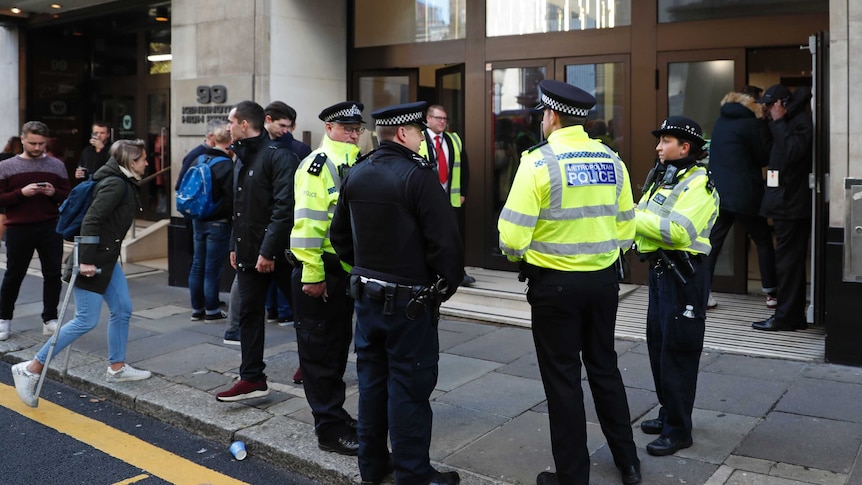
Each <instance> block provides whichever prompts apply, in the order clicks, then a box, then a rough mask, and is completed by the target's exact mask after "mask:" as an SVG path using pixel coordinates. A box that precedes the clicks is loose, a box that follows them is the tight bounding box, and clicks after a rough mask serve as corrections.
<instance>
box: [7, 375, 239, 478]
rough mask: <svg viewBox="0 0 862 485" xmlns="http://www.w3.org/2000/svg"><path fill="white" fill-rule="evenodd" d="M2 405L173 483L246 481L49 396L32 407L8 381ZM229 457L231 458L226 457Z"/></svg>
mask: <svg viewBox="0 0 862 485" xmlns="http://www.w3.org/2000/svg"><path fill="white" fill-rule="evenodd" d="M0 406H3V407H5V408H7V409H10V410H12V411H15V412H16V413H18V414H20V415H22V416H24V417H27V418H29V419H32V420H33V421H36V422H38V423H41V424H43V425H45V426H47V427H49V428H53V429H55V430H57V431H59V432H61V433H64V434H67V435H69V436H71V437H72V438H75V439H76V440H78V441H80V442H82V443H86V444H88V445H90V446H92V447H93V448H96V449H97V450H100V451H102V452H103V453H105V454H108V455H111V456H113V457H114V458H117V459H118V460H122V461H124V462H126V463H128V464H130V465H133V466H136V467H138V468H140V469H141V470H144V471H146V472H149V473H151V474H153V475H155V476H157V477H159V478H161V479H163V480H166V481H168V482H170V483H174V484H178V485H184V484H189V485H199V484H201V483H218V484H219V485H240V484H243V483H244V482H241V481H239V480H236V479H234V478H232V477H229V476H227V475H223V474H221V473H218V472H216V471H213V470H210V469H209V468H206V467H203V466H200V465H198V464H197V463H194V462H191V461H189V460H186V459H185V458H183V457H181V456H179V455H176V454H174V453H171V452H169V451H166V450H163V449H161V448H159V447H157V446H153V445H151V444H150V443H147V442H146V441H143V440H141V439H138V438H136V437H134V436H132V435H130V434H128V433H124V432H122V431H120V430H117V429H114V428H112V427H110V426H108V425H106V424H104V423H101V422H99V421H96V420H94V419H90V418H88V417H86V416H82V415H80V414H77V413H74V412H72V411H69V410H68V409H65V408H63V407H60V406H58V405H56V404H54V403H52V402H49V401H46V400H45V399H40V400H39V407H38V408H31V407H29V406H27V405H26V404H24V403H23V402H21V400H20V399H18V393H17V392H16V391H15V388H14V387H11V386H7V385H5V384H0ZM225 459H228V458H227V457H225ZM121 483H123V482H121ZM129 483H131V482H129Z"/></svg>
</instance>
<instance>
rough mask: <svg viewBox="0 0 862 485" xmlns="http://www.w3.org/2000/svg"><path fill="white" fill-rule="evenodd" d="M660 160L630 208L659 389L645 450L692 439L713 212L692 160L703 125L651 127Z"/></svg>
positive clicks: (704, 177)
mask: <svg viewBox="0 0 862 485" xmlns="http://www.w3.org/2000/svg"><path fill="white" fill-rule="evenodd" d="M652 134H653V135H654V136H656V137H658V139H659V141H658V145H656V151H657V152H658V157H659V162H658V163H656V166H655V168H654V169H653V170H652V171H651V172H650V176H649V177H648V178H647V183H646V184H645V186H644V194H643V197H642V198H641V200H640V202H639V203H638V206H637V209H636V211H635V221H636V222H637V232H636V234H635V245H636V247H637V250H638V252H639V253H640V254H641V258H642V259H648V260H649V261H650V263H651V267H650V270H649V309H648V311H647V347H648V349H649V359H650V367H651V368H652V373H653V380H654V381H655V389H656V394H657V395H658V400H659V404H660V405H661V408H660V410H659V415H658V419H649V420H646V421H644V422H643V423H641V430H643V432H644V433H647V434H658V435H660V436H659V437H658V438H657V439H656V440H654V441H653V442H651V443H649V444H648V445H647V452H648V453H649V454H651V455H656V456H665V455H672V454H674V453H676V452H677V451H678V450H680V449H683V448H688V447H689V446H691V445H692V439H691V411H692V408H693V407H694V397H695V389H696V387H697V369H698V363H699V361H700V352H701V350H702V349H703V334H704V328H705V323H704V321H705V318H706V312H705V310H706V301H707V297H708V294H709V267H708V266H707V264H708V263H707V262H706V261H705V260H704V259H705V257H706V256H707V255H708V254H709V251H710V244H709V233H710V231H711V230H712V224H713V222H714V221H715V218H716V217H717V215H718V193H717V192H716V191H715V190H713V186H712V182H711V181H710V179H709V173H708V172H707V170H706V168H704V167H703V165H701V164H699V163H698V160H700V159H702V158H703V156H704V155H705V152H704V151H703V146H704V145H705V144H706V142H705V140H704V139H703V131H702V130H701V128H700V125H698V124H697V123H696V122H695V121H694V120H691V119H689V118H686V117H683V116H671V117H669V118H668V119H667V120H665V121H664V123H662V125H661V128H660V129H658V130H655V131H653V132H652Z"/></svg>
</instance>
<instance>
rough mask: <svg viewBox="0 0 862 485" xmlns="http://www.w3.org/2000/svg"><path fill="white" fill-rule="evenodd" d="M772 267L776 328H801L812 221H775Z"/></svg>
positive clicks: (803, 314) (803, 316) (803, 315)
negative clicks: (775, 273)
mask: <svg viewBox="0 0 862 485" xmlns="http://www.w3.org/2000/svg"><path fill="white" fill-rule="evenodd" d="M774 224H775V239H776V246H775V267H776V270H777V273H778V307H777V308H776V309H775V319H776V320H777V323H778V324H779V325H788V326H800V325H802V324H804V323H805V321H806V320H807V319H806V316H805V304H806V294H805V264H806V260H807V258H806V256H807V252H808V237H809V235H810V233H811V221H810V220H808V219H790V220H783V219H775V220H774Z"/></svg>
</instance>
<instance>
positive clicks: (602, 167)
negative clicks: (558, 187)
mask: <svg viewBox="0 0 862 485" xmlns="http://www.w3.org/2000/svg"><path fill="white" fill-rule="evenodd" d="M566 183H567V184H568V186H569V187H576V186H582V185H616V183H617V177H616V172H615V171H614V164H613V163H612V162H592V163H567V164H566Z"/></svg>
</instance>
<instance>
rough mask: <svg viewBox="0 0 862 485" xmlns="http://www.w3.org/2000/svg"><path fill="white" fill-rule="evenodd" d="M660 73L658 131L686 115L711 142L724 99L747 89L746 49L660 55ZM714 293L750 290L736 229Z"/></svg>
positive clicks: (741, 235)
mask: <svg viewBox="0 0 862 485" xmlns="http://www.w3.org/2000/svg"><path fill="white" fill-rule="evenodd" d="M658 70H659V75H658V78H657V82H658V86H657V88H658V89H657V94H656V95H657V96H658V103H657V106H658V109H657V110H656V111H657V114H658V119H657V120H656V126H658V125H659V124H660V123H661V122H662V121H663V120H664V119H665V118H666V117H668V116H673V115H685V116H687V117H689V118H692V119H694V120H695V121H697V122H698V123H700V125H701V127H702V128H703V134H704V138H706V140H707V141H709V139H710V138H711V134H712V129H713V127H714V126H715V121H716V120H717V119H718V117H719V114H720V108H721V100H722V98H724V96H725V95H726V94H727V93H729V92H731V91H735V90H738V89H739V88H741V87H742V86H744V85H745V50H744V49H722V50H711V51H691V52H662V53H659V55H658ZM707 162H708V159H707ZM712 289H713V291H719V292H732V293H746V292H747V291H748V244H746V236H745V233H744V232H743V231H742V230H741V228H739V227H738V225H734V226H733V228H731V230H730V233H729V234H728V235H727V239H726V240H725V241H724V247H723V248H722V250H721V254H720V255H719V256H718V261H717V262H716V266H715V274H714V275H713V279H712Z"/></svg>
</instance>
